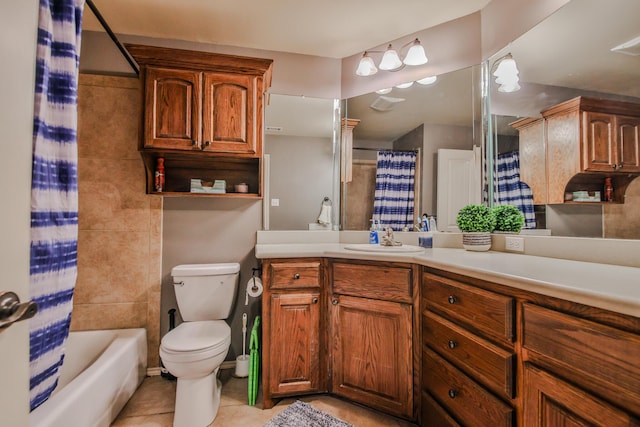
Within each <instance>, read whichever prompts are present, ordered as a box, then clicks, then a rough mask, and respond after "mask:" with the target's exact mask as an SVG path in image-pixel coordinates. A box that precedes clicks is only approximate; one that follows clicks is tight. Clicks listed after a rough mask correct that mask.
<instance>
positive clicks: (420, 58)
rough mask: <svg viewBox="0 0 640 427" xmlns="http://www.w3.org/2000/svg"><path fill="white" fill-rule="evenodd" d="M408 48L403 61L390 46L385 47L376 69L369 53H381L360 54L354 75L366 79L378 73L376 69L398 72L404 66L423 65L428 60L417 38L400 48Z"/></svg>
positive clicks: (374, 51) (371, 51)
mask: <svg viewBox="0 0 640 427" xmlns="http://www.w3.org/2000/svg"><path fill="white" fill-rule="evenodd" d="M408 46H410V47H409V50H408V51H407V54H406V56H405V57H404V59H400V55H398V52H397V51H396V50H395V49H394V48H393V46H392V45H391V44H389V46H388V47H387V50H385V51H384V54H383V55H382V60H381V61H380V64H379V65H378V67H377V68H376V65H375V63H374V62H373V58H371V56H369V53H381V52H382V51H379V50H369V51H365V52H364V53H363V54H362V58H360V62H359V63H358V68H357V69H356V74H357V75H359V76H363V77H367V76H372V75H374V74H375V73H377V72H378V68H380V69H381V70H384V71H398V70H401V69H402V68H404V66H405V65H424V64H426V63H427V62H428V61H429V59H428V58H427V55H426V54H425V52H424V47H422V44H420V40H418V39H417V38H416V39H415V40H413V41H411V42H409V43H407V44H405V45H403V46H402V47H401V48H400V51H402V49H404V48H406V47H408Z"/></svg>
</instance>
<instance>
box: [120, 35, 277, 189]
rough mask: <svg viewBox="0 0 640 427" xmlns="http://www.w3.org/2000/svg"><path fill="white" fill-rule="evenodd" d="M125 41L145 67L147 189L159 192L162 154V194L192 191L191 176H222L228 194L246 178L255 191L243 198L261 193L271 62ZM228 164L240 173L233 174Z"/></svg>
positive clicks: (209, 178)
mask: <svg viewBox="0 0 640 427" xmlns="http://www.w3.org/2000/svg"><path fill="white" fill-rule="evenodd" d="M126 47H127V49H128V51H129V52H130V53H131V55H132V56H133V57H134V59H135V60H136V61H137V62H138V64H140V67H141V68H140V79H141V83H142V84H141V87H142V90H143V96H142V121H141V129H142V132H141V140H140V141H141V142H140V153H141V155H142V157H143V159H144V160H145V167H146V170H147V192H148V193H154V192H155V190H154V187H153V181H154V180H153V175H154V169H155V164H156V159H157V158H159V157H163V158H164V159H165V169H166V174H165V182H166V189H164V190H163V193H165V195H172V194H171V193H189V191H190V179H191V178H194V179H202V180H205V181H214V180H216V179H219V180H225V181H227V182H226V184H227V193H229V194H231V193H232V192H233V189H234V185H235V184H240V183H247V184H248V185H249V190H250V191H249V193H248V194H242V195H243V197H247V196H251V195H254V196H260V195H261V193H262V182H261V175H262V171H261V162H260V160H261V158H262V152H263V147H262V145H263V141H262V138H263V131H262V130H263V113H264V102H263V97H264V93H265V92H266V91H267V89H268V88H269V86H270V83H271V67H272V62H273V61H272V60H270V59H261V58H247V57H240V56H232V55H222V54H215V53H209V52H196V51H186V50H178V49H169V48H161V47H150V46H140V45H130V44H127V45H126ZM221 164H222V167H221ZM225 164H229V167H226V168H225V166H224V165H225ZM228 169H232V170H235V171H236V172H235V173H233V174H229V173H228ZM197 195H201V194H197ZM225 195H226V194H225ZM216 196H218V197H219V196H220V195H216Z"/></svg>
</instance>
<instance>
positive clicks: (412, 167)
mask: <svg viewBox="0 0 640 427" xmlns="http://www.w3.org/2000/svg"><path fill="white" fill-rule="evenodd" d="M416 156H417V154H416V153H415V152H413V151H411V152H400V151H396V152H394V151H379V152H378V166H377V169H376V192H375V200H374V202H373V219H375V220H378V221H380V224H381V225H382V228H383V229H385V228H387V227H391V228H392V229H393V230H394V231H402V229H403V228H404V227H410V226H413V224H414V219H415V218H414V215H413V210H414V209H413V204H414V203H413V201H414V197H415V194H414V186H415V182H414V180H415V172H416Z"/></svg>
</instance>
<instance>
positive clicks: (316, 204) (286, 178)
mask: <svg viewBox="0 0 640 427" xmlns="http://www.w3.org/2000/svg"><path fill="white" fill-rule="evenodd" d="M339 106H340V105H339V102H338V100H334V99H321V98H310V97H303V96H291V95H279V94H271V95H270V96H269V103H268V105H267V107H266V109H265V147H264V152H265V160H266V161H265V200H264V205H265V215H264V229H265V230H309V229H310V228H311V229H321V230H322V229H329V230H330V229H332V228H334V227H333V226H334V225H335V226H336V228H337V224H338V214H337V209H335V210H334V209H333V205H334V203H335V205H336V207H337V200H336V199H337V196H336V194H338V190H337V183H336V178H335V177H336V174H337V173H338V167H339V151H338V150H337V145H338V132H339V119H340V117H339V115H340V113H339ZM267 159H268V160H267ZM325 198H328V200H325ZM327 205H331V207H332V209H330V212H329V215H328V216H329V217H330V218H331V225H328V224H327V225H326V226H324V227H320V224H319V223H318V218H319V217H320V214H321V213H322V212H323V206H327ZM325 213H326V208H325Z"/></svg>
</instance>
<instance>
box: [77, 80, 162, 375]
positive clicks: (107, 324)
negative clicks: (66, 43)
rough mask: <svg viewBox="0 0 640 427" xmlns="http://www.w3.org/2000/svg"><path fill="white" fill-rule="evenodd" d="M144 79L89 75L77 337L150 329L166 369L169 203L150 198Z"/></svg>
mask: <svg viewBox="0 0 640 427" xmlns="http://www.w3.org/2000/svg"><path fill="white" fill-rule="evenodd" d="M139 96H140V94H139V89H138V80H137V79H135V78H127V77H114V76H99V75H89V74H82V75H81V76H80V81H79V94H78V176H79V184H78V187H79V188H78V191H79V231H78V280H77V284H76V291H75V295H74V302H73V314H72V320H71V329H72V330H89V329H112V328H137V327H142V328H146V329H147V336H148V354H149V360H148V366H149V367H150V368H151V367H157V366H158V365H159V357H158V345H159V339H160V332H159V327H160V320H159V319H160V313H159V311H160V284H161V257H162V253H161V250H162V243H161V241H162V198H160V197H154V196H149V195H146V194H145V173H144V166H143V163H142V160H141V158H140V155H139V154H138V151H137V144H138V127H139V117H140V106H139V104H140V99H139Z"/></svg>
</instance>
